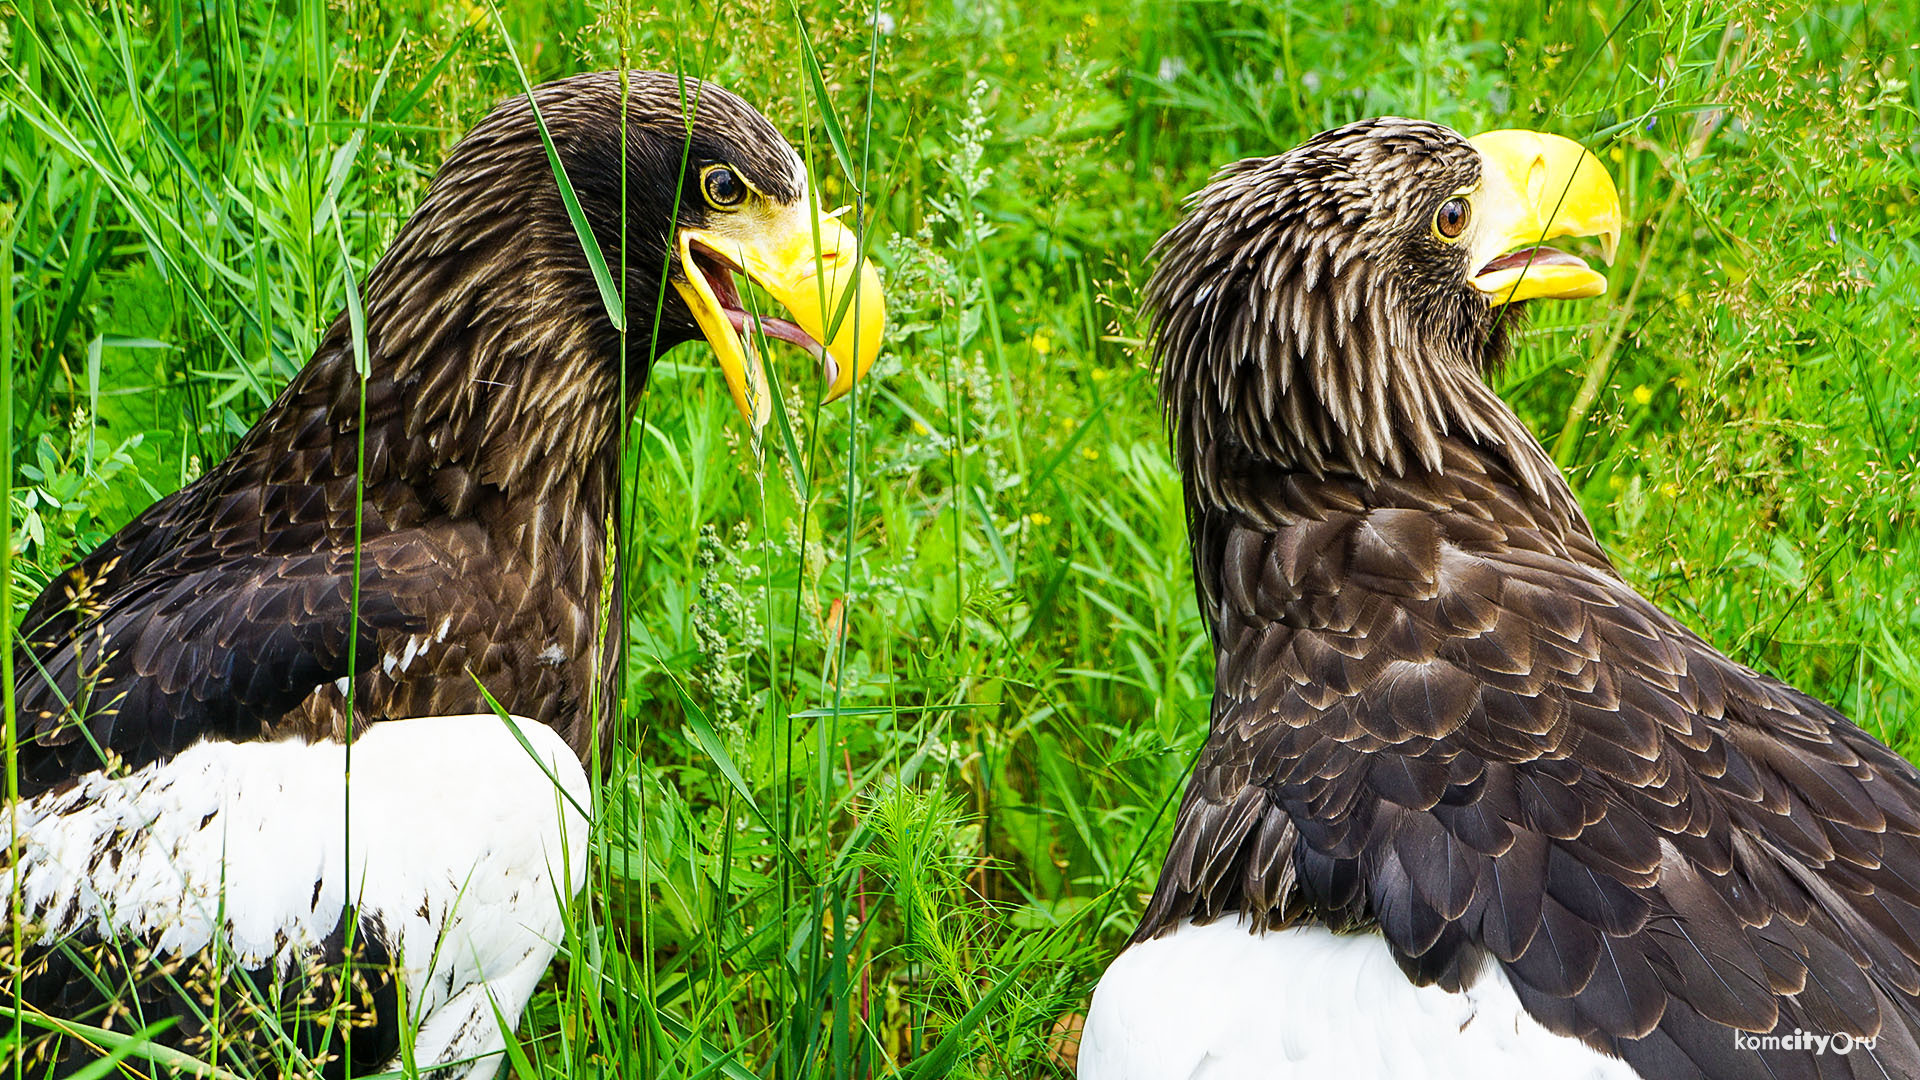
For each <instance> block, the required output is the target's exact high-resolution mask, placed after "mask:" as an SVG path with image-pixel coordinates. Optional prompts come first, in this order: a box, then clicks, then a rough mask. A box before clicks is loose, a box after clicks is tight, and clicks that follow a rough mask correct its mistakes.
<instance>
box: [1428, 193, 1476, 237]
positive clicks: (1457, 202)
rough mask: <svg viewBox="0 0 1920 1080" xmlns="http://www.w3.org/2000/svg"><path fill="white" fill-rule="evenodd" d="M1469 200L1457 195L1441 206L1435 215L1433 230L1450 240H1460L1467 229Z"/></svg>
mask: <svg viewBox="0 0 1920 1080" xmlns="http://www.w3.org/2000/svg"><path fill="white" fill-rule="evenodd" d="M1468 210H1469V208H1468V205H1467V200H1465V199H1463V198H1461V197H1460V196H1458V195H1455V196H1454V197H1453V198H1451V199H1448V200H1447V201H1446V202H1443V203H1441V204H1440V209H1439V210H1438V211H1436V212H1435V213H1434V215H1433V229H1434V231H1435V232H1437V233H1439V234H1440V235H1441V236H1444V237H1446V238H1447V239H1448V240H1454V239H1458V238H1459V236H1460V234H1461V233H1463V232H1465V231H1466V229H1467V214H1468Z"/></svg>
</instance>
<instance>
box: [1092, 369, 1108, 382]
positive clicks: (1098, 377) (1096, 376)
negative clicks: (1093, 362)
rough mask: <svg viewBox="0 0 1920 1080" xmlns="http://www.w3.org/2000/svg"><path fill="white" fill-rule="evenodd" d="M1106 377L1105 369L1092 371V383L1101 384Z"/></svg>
mask: <svg viewBox="0 0 1920 1080" xmlns="http://www.w3.org/2000/svg"><path fill="white" fill-rule="evenodd" d="M1106 377H1107V369H1106V368H1094V369H1093V381H1094V382H1101V381H1104V380H1105V379H1106Z"/></svg>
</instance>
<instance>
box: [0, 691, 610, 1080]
mask: <svg viewBox="0 0 1920 1080" xmlns="http://www.w3.org/2000/svg"><path fill="white" fill-rule="evenodd" d="M516 731H517V732H518V736H519V737H516V734H515V733H516ZM522 738H524V739H525V743H526V745H524V746H523V745H522V743H521V739H522ZM529 748H530V749H531V751H532V752H531V753H529ZM349 764H351V768H352V772H351V783H349V781H348V766H349ZM591 799H592V791H591V789H590V787H589V785H588V783H587V778H586V774H585V772H584V771H583V770H582V769H581V767H580V762H579V760H578V758H576V757H575V756H574V754H573V751H572V750H570V749H569V748H568V747H567V745H566V744H565V743H564V742H563V741H562V740H561V739H560V737H559V736H558V735H557V734H555V733H554V732H553V731H552V730H551V729H549V728H547V727H545V726H544V725H541V724H538V723H535V722H533V721H530V720H517V719H516V720H515V721H513V722H512V724H511V726H509V723H507V722H504V721H502V720H500V719H499V718H498V717H496V716H492V715H484V714H483V715H477V716H436V717H423V718H420V719H415V720H395V721H386V722H383V723H378V724H375V725H373V726H372V727H370V728H369V729H368V730H367V731H366V733H365V734H363V735H362V736H360V738H359V739H357V740H355V742H354V743H353V746H352V748H351V753H350V756H349V749H348V748H347V747H346V746H344V745H342V744H339V743H332V742H327V743H316V744H307V743H301V742H297V741H289V742H276V743H260V742H252V743H226V742H201V743H197V744H195V745H194V746H192V747H190V748H188V749H187V750H185V751H183V752H182V753H180V754H178V755H176V756H175V757H174V758H172V759H171V760H169V761H165V762H160V763H156V764H153V765H148V766H146V767H145V768H142V769H139V770H137V771H135V772H133V773H132V774H130V775H128V776H126V777H123V778H121V779H117V780H116V779H112V778H109V777H107V776H105V775H103V774H99V773H94V774H89V775H87V776H85V777H82V778H81V779H80V781H79V782H78V783H77V784H76V785H74V786H73V787H71V788H69V789H66V790H63V791H58V792H51V793H48V794H45V795H42V796H39V797H37V798H34V799H31V800H28V801H26V802H24V803H23V804H22V805H21V807H20V811H19V823H20V841H21V843H20V847H21V855H20V861H19V862H18V863H17V864H16V865H15V866H14V867H11V868H9V869H7V870H5V871H0V888H6V889H10V888H11V887H12V886H13V885H14V883H15V881H14V879H15V878H16V876H17V878H18V884H19V886H20V889H21V892H22V895H23V898H24V901H25V905H26V910H27V913H28V916H29V918H30V919H31V920H32V922H33V923H34V928H35V930H37V931H38V940H39V942H41V943H43V944H45V943H51V942H54V941H56V940H58V939H60V938H62V937H65V936H67V935H70V934H73V933H76V932H84V931H91V932H92V933H94V934H97V935H99V936H102V937H138V938H140V939H141V940H143V941H145V942H148V943H150V944H153V945H156V946H157V950H156V951H159V952H162V953H173V954H190V953H194V952H197V951H199V950H201V949H205V948H207V947H208V946H209V945H210V944H211V943H213V942H214V940H215V938H216V935H217V937H218V940H219V942H220V943H221V945H222V946H223V948H225V949H226V950H229V951H230V955H231V956H232V957H233V958H234V959H235V960H237V961H240V962H241V963H242V964H243V965H245V966H248V967H253V966H261V965H265V964H268V963H272V964H275V965H277V966H278V967H279V968H280V970H283V971H284V970H286V968H287V967H288V966H289V965H291V964H293V963H294V962H295V961H296V960H298V959H299V958H300V957H301V955H302V954H304V953H306V952H308V951H309V950H311V949H313V948H314V947H315V946H316V945H318V944H319V942H320V941H321V939H322V938H324V937H325V936H326V935H327V934H328V933H329V932H331V931H332V930H333V929H334V927H335V926H336V925H338V923H339V921H340V919H341V916H342V913H343V912H344V911H345V909H346V905H347V900H348V898H349V897H356V898H358V901H359V912H360V916H361V919H362V920H363V921H371V920H374V919H377V920H378V921H379V923H380V924H381V925H382V926H383V927H384V928H385V930H386V933H387V935H388V936H389V937H390V938H391V941H390V942H389V945H390V947H391V948H392V950H393V952H394V955H395V956H396V958H397V959H398V961H399V963H400V964H401V967H402V969H403V971H404V982H405V984H406V1001H407V1007H408V1013H409V1017H410V1020H411V1022H412V1023H413V1024H414V1025H415V1026H416V1029H417V1032H418V1035H417V1039H416V1046H415V1061H416V1062H418V1063H419V1064H420V1065H422V1066H425V1065H427V1064H430V1063H432V1062H435V1061H451V1060H456V1059H459V1058H465V1057H469V1056H471V1055H474V1054H485V1053H493V1052H497V1051H499V1050H500V1049H501V1048H502V1046H504V1039H503V1037H502V1035H501V1033H500V1031H499V1027H498V1024H497V1023H496V1022H495V1020H494V1012H493V1008H494V1005H495V1003H497V1004H498V1006H499V1009H500V1011H501V1013H503V1014H504V1015H505V1016H506V1017H507V1018H508V1021H509V1023H512V1022H514V1021H516V1020H517V1019H518V1017H519V1014H520V1011H521V1010H522V1009H524V1008H525V1007H526V1003H527V1000H528V998H529V997H530V996H531V995H532V992H533V988H534V984H535V983H537V982H538V981H539V978H540V974H541V972H543V971H544V970H545V969H546V966H547V963H548V961H549V960H551V959H552V957H553V953H554V949H555V947H556V946H557V944H558V941H559V936H560V933H561V930H562V926H563V919H564V913H565V908H566V904H567V902H568V900H569V899H570V898H571V897H572V896H574V895H575V894H577V893H578V891H579V889H580V886H581V885H582V884H583V883H584V881H585V878H586V870H587V827H588V815H589V814H590V813H591ZM5 835H6V825H5V823H4V821H0V839H4V838H5ZM344 868H350V870H347V872H343V869H344ZM454 1014H458V1015H454ZM441 1054H444V1055H445V1056H438V1055H441ZM496 1067H497V1060H488V1061H482V1062H478V1063H474V1064H472V1065H470V1066H467V1067H465V1068H463V1069H462V1070H460V1071H458V1072H455V1073H443V1074H437V1075H467V1074H468V1073H469V1072H470V1071H471V1072H474V1073H475V1074H476V1075H491V1074H492V1072H493V1071H494V1070H495V1068H496Z"/></svg>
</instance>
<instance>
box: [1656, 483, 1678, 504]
mask: <svg viewBox="0 0 1920 1080" xmlns="http://www.w3.org/2000/svg"><path fill="white" fill-rule="evenodd" d="M1660 494H1662V495H1665V496H1666V497H1667V498H1669V499H1671V498H1673V497H1674V496H1676V495H1678V494H1680V485H1679V484H1676V483H1674V482H1673V481H1671V480H1669V481H1667V482H1666V483H1664V484H1661V485H1660Z"/></svg>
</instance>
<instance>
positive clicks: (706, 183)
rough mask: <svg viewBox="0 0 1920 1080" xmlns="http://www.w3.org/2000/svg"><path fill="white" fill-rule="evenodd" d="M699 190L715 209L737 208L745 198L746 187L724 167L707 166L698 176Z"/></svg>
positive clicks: (732, 172) (737, 175)
mask: <svg viewBox="0 0 1920 1080" xmlns="http://www.w3.org/2000/svg"><path fill="white" fill-rule="evenodd" d="M700 190H701V191H702V192H703V193H704V194H705V195H706V197H707V202H709V203H711V204H713V205H714V206H717V207H727V206H738V205H740V203H741V202H742V201H743V200H745V199H746V197H747V185H746V184H745V183H744V182H742V181H741V179H740V176H739V174H738V173H736V172H734V171H733V170H732V169H730V168H728V167H727V166H725V165H709V166H708V167H707V170H706V171H705V172H703V173H701V174H700Z"/></svg>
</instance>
